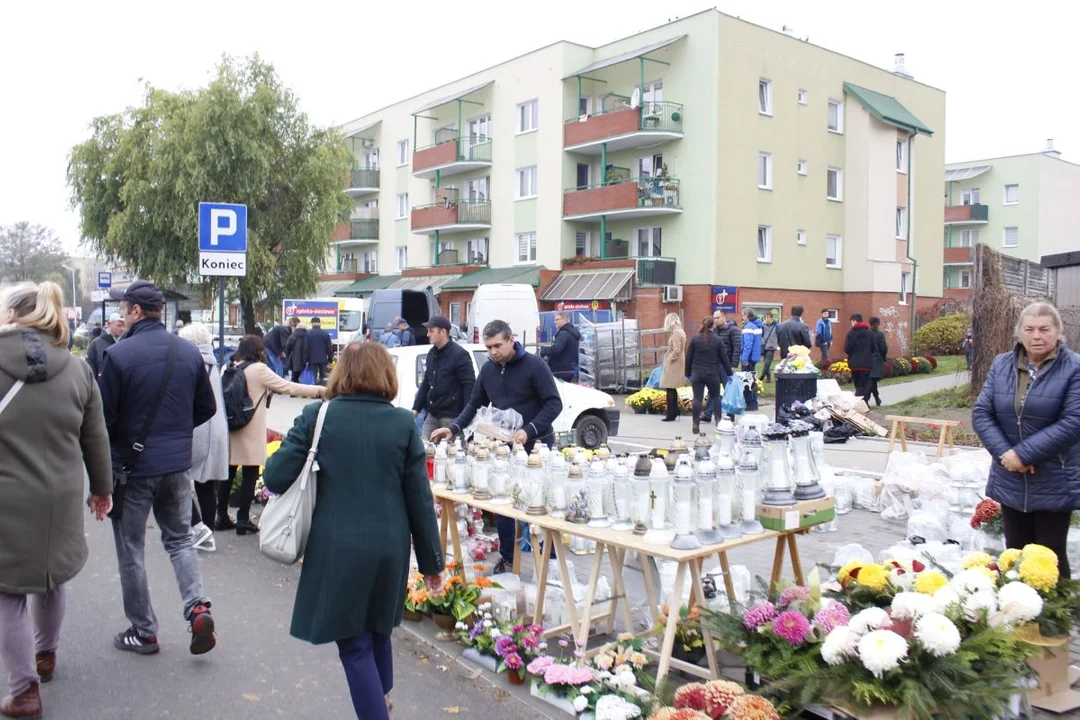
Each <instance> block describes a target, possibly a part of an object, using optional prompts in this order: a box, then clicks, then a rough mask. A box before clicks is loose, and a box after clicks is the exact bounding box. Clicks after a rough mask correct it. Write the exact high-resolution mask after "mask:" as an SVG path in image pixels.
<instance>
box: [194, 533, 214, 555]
mask: <svg viewBox="0 0 1080 720" xmlns="http://www.w3.org/2000/svg"><path fill="white" fill-rule="evenodd" d="M195 549H196V550H201V551H202V552H208V553H212V552H217V542H215V541H214V536H213V535H210V536H209V537H208V538H206V539H205V540H203V541H202V542H201V543H199V544H198V545H196V546H195Z"/></svg>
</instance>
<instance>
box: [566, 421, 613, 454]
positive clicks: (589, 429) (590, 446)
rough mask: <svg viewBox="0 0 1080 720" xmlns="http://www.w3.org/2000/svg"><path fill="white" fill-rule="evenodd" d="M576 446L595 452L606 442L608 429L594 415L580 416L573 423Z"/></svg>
mask: <svg viewBox="0 0 1080 720" xmlns="http://www.w3.org/2000/svg"><path fill="white" fill-rule="evenodd" d="M574 434H575V435H576V436H577V444H578V445H579V446H581V447H583V448H585V449H587V450H595V449H596V448H598V447H600V446H601V445H603V444H604V443H606V442H607V437H608V429H607V425H606V424H605V423H604V421H603V420H601V419H600V418H598V417H596V416H595V415H582V416H581V417H579V418H578V420H577V422H576V423H574Z"/></svg>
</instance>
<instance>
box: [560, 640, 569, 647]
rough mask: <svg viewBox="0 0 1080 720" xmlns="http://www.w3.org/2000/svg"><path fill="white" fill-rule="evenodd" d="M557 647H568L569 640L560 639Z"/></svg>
mask: <svg viewBox="0 0 1080 720" xmlns="http://www.w3.org/2000/svg"><path fill="white" fill-rule="evenodd" d="M559 647H561V648H564V647H570V641H569V640H560V641H559Z"/></svg>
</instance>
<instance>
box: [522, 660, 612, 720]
mask: <svg viewBox="0 0 1080 720" xmlns="http://www.w3.org/2000/svg"><path fill="white" fill-rule="evenodd" d="M526 670H527V671H528V673H529V674H530V675H532V678H533V681H532V685H531V687H530V689H529V691H530V693H531V694H532V696H533V697H535V698H539V699H541V700H543V701H544V702H546V703H548V704H550V705H554V706H555V707H557V708H559V709H561V710H564V711H565V712H568V713H570V714H571V715H577V714H579V713H582V712H584V711H585V710H586V709H587V708H588V707H589V696H590V695H592V694H594V693H595V692H596V687H595V683H596V681H597V677H596V673H595V671H594V670H593V669H592V668H589V667H583V666H581V665H578V664H577V663H576V662H573V661H571V662H564V661H563V660H562V659H561V658H560V659H559V660H556V659H555V658H553V657H551V656H550V655H541V656H540V657H538V658H536V659H535V660H533V661H532V662H531V663H529V664H528V665H527V666H526Z"/></svg>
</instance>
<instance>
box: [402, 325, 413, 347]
mask: <svg viewBox="0 0 1080 720" xmlns="http://www.w3.org/2000/svg"><path fill="white" fill-rule="evenodd" d="M399 340H400V341H401V347H409V346H411V345H415V344H416V334H415V333H413V331H412V328H405V329H404V330H402V331H401V335H400V336H399Z"/></svg>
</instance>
